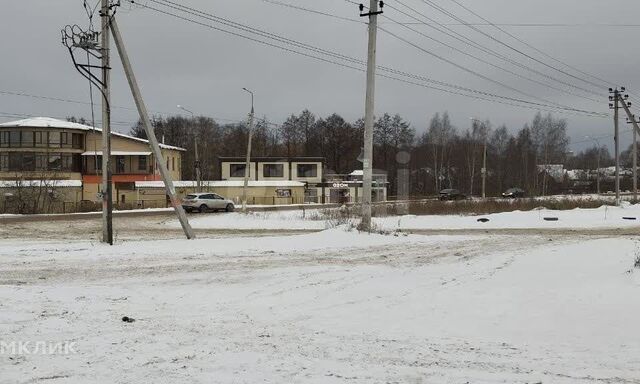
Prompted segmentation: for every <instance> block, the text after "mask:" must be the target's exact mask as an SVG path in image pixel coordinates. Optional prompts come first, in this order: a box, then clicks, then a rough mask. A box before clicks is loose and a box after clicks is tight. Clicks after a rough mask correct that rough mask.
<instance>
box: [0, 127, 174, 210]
mask: <svg viewBox="0 0 640 384" xmlns="http://www.w3.org/2000/svg"><path fill="white" fill-rule="evenodd" d="M160 148H161V150H162V155H163V158H164V161H165V162H166V164H165V165H166V166H167V168H168V170H169V173H170V174H171V177H172V178H173V179H174V180H180V179H181V177H182V175H181V171H180V169H181V162H182V153H183V152H184V151H185V149H183V148H178V147H174V146H170V145H164V144H160ZM111 172H112V174H113V177H112V179H113V186H112V187H113V191H114V193H113V200H114V202H116V203H125V202H131V201H132V200H134V201H135V200H136V199H137V198H138V197H139V196H138V195H137V193H136V191H135V182H137V181H153V180H161V177H160V174H159V171H158V166H157V159H156V158H155V157H154V156H153V154H152V153H151V149H150V147H149V142H148V141H147V140H144V139H140V138H137V137H132V136H129V135H125V134H122V133H117V132H112V134H111ZM0 180H3V181H5V183H3V185H4V189H7V188H9V186H8V184H9V185H10V184H11V183H12V182H13V183H14V184H16V183H21V182H22V181H24V180H52V181H54V182H51V183H49V182H48V183H47V184H58V185H64V186H65V188H75V189H76V192H78V193H74V194H71V193H67V195H68V196H67V197H65V199H71V201H70V202H78V201H81V200H92V201H99V200H101V199H100V198H99V197H98V196H97V194H98V192H99V191H100V189H101V182H102V130H101V129H100V128H95V127H91V126H88V125H84V124H78V123H72V122H68V121H64V120H58V119H53V118H48V117H35V118H30V119H24V120H18V121H12V122H8V123H3V124H0ZM41 184H43V183H41ZM69 185H74V187H69ZM77 185H79V186H77ZM6 193H10V192H6ZM71 195H74V196H73V198H71V197H69V196H71ZM161 200H162V201H164V200H165V198H164V197H162V199H161Z"/></svg>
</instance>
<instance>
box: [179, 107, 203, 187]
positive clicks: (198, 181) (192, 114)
mask: <svg viewBox="0 0 640 384" xmlns="http://www.w3.org/2000/svg"><path fill="white" fill-rule="evenodd" d="M178 109H181V110H183V111H185V112H187V113H190V114H191V119H192V120H194V121H195V118H196V116H195V114H194V113H193V112H191V111H190V110H188V109H187V108H185V107H183V106H182V105H180V104H178ZM193 144H194V147H195V152H196V153H195V155H196V160H195V164H194V165H195V169H196V188H197V190H198V192H201V191H202V188H201V187H202V186H201V180H200V159H199V158H198V132H197V131H196V132H195V134H194V135H193Z"/></svg>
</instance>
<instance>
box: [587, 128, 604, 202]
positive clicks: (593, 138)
mask: <svg viewBox="0 0 640 384" xmlns="http://www.w3.org/2000/svg"><path fill="white" fill-rule="evenodd" d="M585 139H591V140H592V141H593V142H594V144H595V145H596V147H598V157H597V160H596V164H597V165H596V167H597V168H598V169H597V172H596V188H597V191H598V195H599V194H600V148H601V147H600V142H599V141H598V139H596V138H595V137H591V136H585Z"/></svg>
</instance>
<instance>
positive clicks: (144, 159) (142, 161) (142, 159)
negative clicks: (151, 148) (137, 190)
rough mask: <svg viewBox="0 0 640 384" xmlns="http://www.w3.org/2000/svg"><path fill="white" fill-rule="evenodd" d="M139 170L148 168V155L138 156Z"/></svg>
mask: <svg viewBox="0 0 640 384" xmlns="http://www.w3.org/2000/svg"><path fill="white" fill-rule="evenodd" d="M138 170H139V171H146V170H147V156H138Z"/></svg>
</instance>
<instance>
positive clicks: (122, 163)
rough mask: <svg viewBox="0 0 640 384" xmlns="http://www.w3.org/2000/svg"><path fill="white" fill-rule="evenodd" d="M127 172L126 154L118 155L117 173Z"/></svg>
mask: <svg viewBox="0 0 640 384" xmlns="http://www.w3.org/2000/svg"><path fill="white" fill-rule="evenodd" d="M124 172H125V159H124V156H116V173H124Z"/></svg>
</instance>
